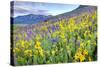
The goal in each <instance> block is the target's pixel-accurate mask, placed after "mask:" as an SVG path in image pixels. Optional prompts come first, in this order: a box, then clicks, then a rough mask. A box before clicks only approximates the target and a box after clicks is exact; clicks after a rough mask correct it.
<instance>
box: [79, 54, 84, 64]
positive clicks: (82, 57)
mask: <svg viewBox="0 0 100 67" xmlns="http://www.w3.org/2000/svg"><path fill="white" fill-rule="evenodd" d="M79 58H80V62H82V61H84V60H85V57H84V55H82V54H81V55H80V56H79Z"/></svg>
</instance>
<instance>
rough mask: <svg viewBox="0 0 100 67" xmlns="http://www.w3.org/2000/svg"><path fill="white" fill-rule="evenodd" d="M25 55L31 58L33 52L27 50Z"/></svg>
mask: <svg viewBox="0 0 100 67" xmlns="http://www.w3.org/2000/svg"><path fill="white" fill-rule="evenodd" d="M24 55H26V56H30V57H31V56H32V50H25V51H24Z"/></svg>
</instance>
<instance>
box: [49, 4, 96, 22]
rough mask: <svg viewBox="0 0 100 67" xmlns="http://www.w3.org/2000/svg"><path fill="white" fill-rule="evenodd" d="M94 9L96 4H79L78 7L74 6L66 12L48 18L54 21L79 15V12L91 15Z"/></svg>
mask: <svg viewBox="0 0 100 67" xmlns="http://www.w3.org/2000/svg"><path fill="white" fill-rule="evenodd" d="M96 9H97V7H96V6H88V5H80V6H79V7H78V8H76V9H74V10H72V11H70V12H66V13H63V14H59V15H56V16H53V17H52V18H51V19H50V20H51V22H56V21H59V20H61V19H68V18H70V17H74V16H79V15H80V14H84V13H87V14H90V15H91V13H92V12H94V11H95V10H96Z"/></svg>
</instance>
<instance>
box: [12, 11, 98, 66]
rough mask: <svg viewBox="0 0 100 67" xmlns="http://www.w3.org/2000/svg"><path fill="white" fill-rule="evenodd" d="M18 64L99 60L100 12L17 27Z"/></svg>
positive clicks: (14, 50) (16, 57) (15, 35)
mask: <svg viewBox="0 0 100 67" xmlns="http://www.w3.org/2000/svg"><path fill="white" fill-rule="evenodd" d="M13 30H14V31H13V45H14V46H13V48H12V50H13V55H14V58H15V64H16V65H33V64H35V65H36V64H57V63H69V62H89V61H96V60H97V12H96V11H93V12H92V13H91V14H88V13H85V12H84V13H82V14H80V15H78V16H73V17H69V18H63V19H61V20H59V19H58V20H57V21H55V22H52V21H51V20H48V21H45V22H41V23H38V24H32V25H25V26H18V25H16V24H15V26H14V29H13Z"/></svg>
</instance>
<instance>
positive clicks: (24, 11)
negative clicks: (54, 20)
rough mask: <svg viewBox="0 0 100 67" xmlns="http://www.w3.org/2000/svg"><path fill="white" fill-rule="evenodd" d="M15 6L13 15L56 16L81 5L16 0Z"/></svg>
mask: <svg viewBox="0 0 100 67" xmlns="http://www.w3.org/2000/svg"><path fill="white" fill-rule="evenodd" d="M13 7H14V8H13V14H14V15H13V17H17V16H22V15H28V14H35V15H53V16H55V15H58V14H62V13H65V12H70V11H72V10H74V9H76V8H77V7H79V5H72V4H57V3H42V2H41V3H40V2H25V1H14V5H13ZM11 9H12V8H11Z"/></svg>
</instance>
